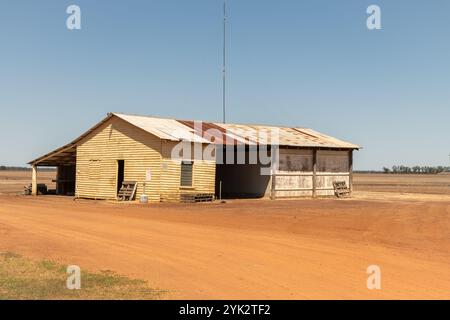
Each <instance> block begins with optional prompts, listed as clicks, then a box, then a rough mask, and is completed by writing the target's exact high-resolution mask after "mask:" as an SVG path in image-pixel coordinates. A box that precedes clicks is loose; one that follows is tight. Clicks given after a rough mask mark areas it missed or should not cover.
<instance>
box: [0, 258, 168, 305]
mask: <svg viewBox="0 0 450 320" xmlns="http://www.w3.org/2000/svg"><path fill="white" fill-rule="evenodd" d="M66 268H67V266H64V265H60V264H57V263H55V262H52V261H48V260H43V261H38V262H36V261H32V260H29V259H27V258H24V257H21V256H20V255H17V254H15V253H10V252H7V253H0V300H11V299H19V300H44V299H45V300H59V299H112V300H118V299H124V300H125V299H146V300H148V299H150V300H152V299H160V298H161V297H162V296H163V294H164V293H165V291H162V290H155V289H152V288H150V287H149V286H148V284H147V282H146V281H144V280H136V279H130V278H127V277H124V276H121V275H118V274H116V273H114V272H111V271H101V272H98V273H93V272H87V271H84V270H83V269H82V268H81V288H80V289H79V290H69V289H67V286H66V281H67V278H68V277H69V276H70V275H69V274H67V273H66V270H67V269H66Z"/></svg>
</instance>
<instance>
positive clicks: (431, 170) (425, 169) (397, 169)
mask: <svg viewBox="0 0 450 320" xmlns="http://www.w3.org/2000/svg"><path fill="white" fill-rule="evenodd" d="M383 172H384V173H417V174H420V173H422V174H437V173H441V172H450V167H444V166H437V167H430V166H413V167H408V166H404V165H400V166H392V168H387V167H383Z"/></svg>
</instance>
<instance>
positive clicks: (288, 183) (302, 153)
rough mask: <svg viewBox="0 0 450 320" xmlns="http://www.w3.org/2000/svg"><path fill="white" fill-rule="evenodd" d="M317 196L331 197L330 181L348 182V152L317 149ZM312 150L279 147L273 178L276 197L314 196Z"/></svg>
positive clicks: (331, 183)
mask: <svg viewBox="0 0 450 320" xmlns="http://www.w3.org/2000/svg"><path fill="white" fill-rule="evenodd" d="M316 152H317V158H316V195H317V196H332V195H334V191H333V182H334V181H345V182H346V183H347V186H349V182H350V177H349V176H350V174H349V163H350V158H349V157H350V152H349V151H334V150H317V151H316ZM313 163H314V150H308V149H280V152H279V167H278V170H277V171H276V173H275V176H274V177H273V179H274V183H273V188H274V189H275V193H274V196H275V198H295V197H302V196H312V195H313V179H314V177H313V173H314V172H313Z"/></svg>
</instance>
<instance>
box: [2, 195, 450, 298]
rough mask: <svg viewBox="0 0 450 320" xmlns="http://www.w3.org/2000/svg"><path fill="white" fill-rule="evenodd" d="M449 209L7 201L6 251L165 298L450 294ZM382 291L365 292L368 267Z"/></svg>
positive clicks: (373, 204) (420, 204)
mask: <svg viewBox="0 0 450 320" xmlns="http://www.w3.org/2000/svg"><path fill="white" fill-rule="evenodd" d="M449 217H450V202H446V201H426V202H425V201H412V202H411V201H410V202H405V201H364V200H344V201H339V200H299V201H276V202H271V201H235V202H231V203H227V204H199V205H188V206H186V205H168V204H158V205H149V206H148V207H141V206H139V205H118V204H111V203H105V202H91V201H75V202H74V201H72V200H70V199H66V198H58V197H38V198H33V197H15V196H0V251H13V252H17V253H21V254H24V255H26V256H29V257H33V258H47V259H53V260H56V261H59V262H62V263H65V264H77V265H79V266H80V267H81V268H82V269H83V268H86V269H90V270H107V269H108V270H114V271H116V272H119V273H123V274H125V275H129V276H131V277H135V278H142V279H146V280H148V281H149V283H150V285H152V286H153V287H156V288H161V289H168V290H170V293H169V294H168V295H167V297H166V298H194V299H196V298H199V299H210V298H218V299H221V298H228V299H241V298H242V299H259V298H261V299H266V298H267V299H278V298H285V299H311V298H332V299H341V298H351V299H354V298H375V299H377V298H446V299H449V298H450V268H449V266H450V257H449V254H448V253H449V251H450V219H449ZM372 264H376V265H379V266H380V267H381V271H382V289H381V290H378V291H370V290H368V289H367V288H366V279H367V274H366V268H367V266H369V265H372Z"/></svg>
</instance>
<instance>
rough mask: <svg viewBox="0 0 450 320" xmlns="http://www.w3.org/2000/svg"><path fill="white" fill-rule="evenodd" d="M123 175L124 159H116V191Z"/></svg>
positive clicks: (120, 184)
mask: <svg viewBox="0 0 450 320" xmlns="http://www.w3.org/2000/svg"><path fill="white" fill-rule="evenodd" d="M124 175H125V160H117V193H119V190H120V188H121V187H122V183H123V178H124Z"/></svg>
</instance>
